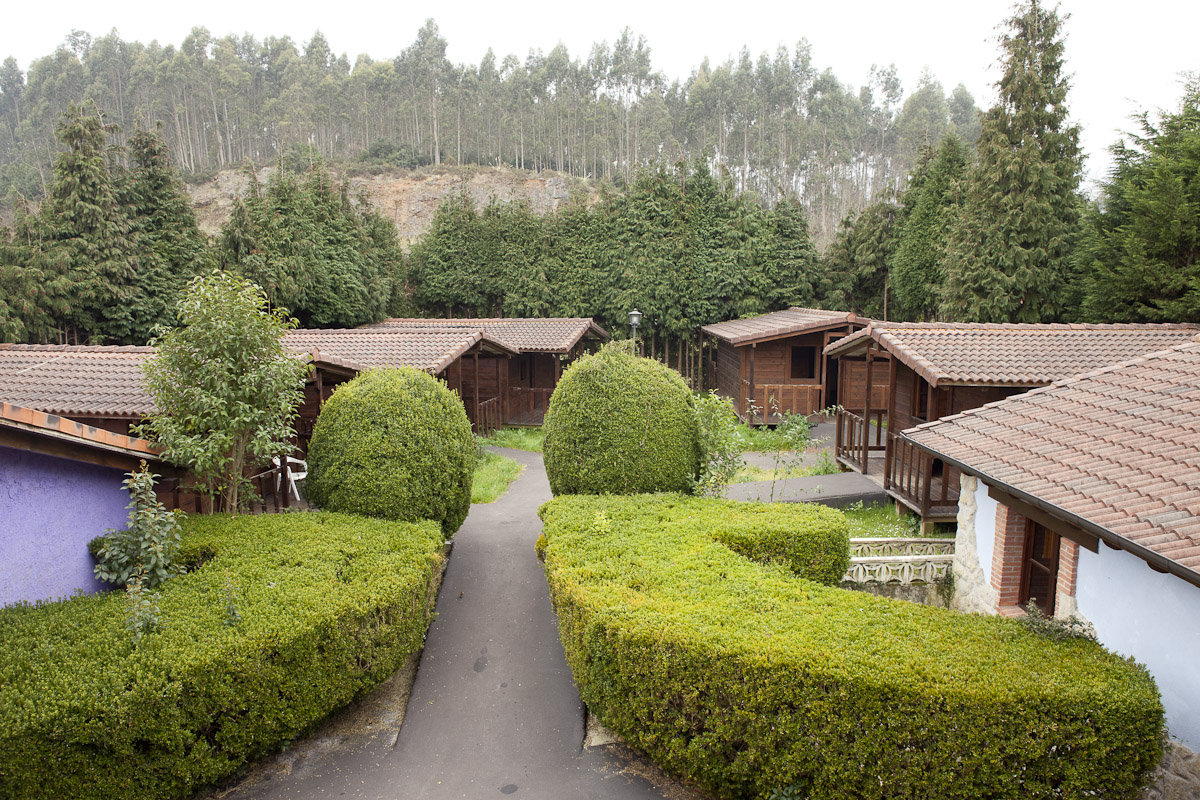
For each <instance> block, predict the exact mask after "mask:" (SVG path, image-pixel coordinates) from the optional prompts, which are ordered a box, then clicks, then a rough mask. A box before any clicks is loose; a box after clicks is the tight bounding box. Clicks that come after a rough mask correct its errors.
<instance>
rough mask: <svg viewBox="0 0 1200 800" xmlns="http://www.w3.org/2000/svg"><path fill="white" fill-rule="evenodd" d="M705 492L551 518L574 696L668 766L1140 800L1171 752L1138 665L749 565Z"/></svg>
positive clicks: (737, 788) (906, 792) (918, 791)
mask: <svg viewBox="0 0 1200 800" xmlns="http://www.w3.org/2000/svg"><path fill="white" fill-rule="evenodd" d="M709 502H712V501H703V500H684V499H682V498H674V499H672V498H664V497H651V498H636V497H635V498H596V497H588V498H583V497H563V498H558V499H555V500H553V501H551V502H550V503H548V504H546V505H545V506H543V508H542V518H543V520H544V523H545V525H544V529H545V538H546V544H545V562H546V573H547V576H548V578H549V581H550V590H551V598H552V600H553V602H554V606H555V609H556V611H557V613H558V618H559V630H560V634H561V637H562V640H563V645H564V647H565V649H566V653H567V660H568V662H569V663H570V665H571V669H572V671H573V673H574V675H575V680H576V683H577V684H578V685H579V688H580V693H581V695H582V697H583V699H584V702H586V703H587V705H588V707H589V708H590V709H591V710H592V711H593V712H594V713H595V714H596V715H597V716H598V717H599V718H600V719H601V720H602V721H603V722H604V724H605V725H607V726H609V727H610V728H612V729H613V730H614V731H616V732H617V733H619V734H620V735H622V736H623V737H625V738H626V739H627V740H628V741H629V742H630V744H632V745H633V746H635V747H638V748H640V749H642V750H644V751H646V752H647V753H649V754H650V755H651V756H652V757H653V758H654V759H655V760H656V761H657V762H658V763H660V764H661V765H662V766H663V767H665V768H666V769H667V770H668V771H670V772H672V773H674V774H676V775H682V776H685V777H687V778H689V779H691V780H694V781H695V782H697V783H698V784H699V785H701V786H703V787H705V788H707V789H710V790H712V791H714V792H715V793H717V794H718V795H720V796H722V797H730V798H733V797H768V796H769V795H770V793H771V791H772V790H773V789H776V788H784V787H792V788H793V789H794V791H795V796H798V797H806V798H809V799H810V800H822V799H823V798H830V800H832V799H833V798H838V799H839V800H840V798H847V797H854V798H864V799H871V798H914V797H938V798H979V797H989V798H1014V799H1015V798H1022V800H1023V799H1024V798H1050V797H1055V798H1060V797H1085V796H1095V797H1105V798H1134V797H1137V796H1138V794H1139V791H1140V787H1141V786H1142V785H1143V784H1144V782H1145V781H1146V779H1147V776H1148V774H1149V773H1150V771H1151V770H1152V769H1153V768H1154V766H1155V765H1156V764H1157V763H1158V759H1159V757H1160V756H1161V753H1162V749H1161V748H1162V740H1161V736H1162V726H1163V709H1162V706H1161V703H1160V701H1159V698H1158V693H1157V690H1156V688H1155V685H1154V682H1153V679H1152V678H1151V677H1150V676H1149V674H1148V673H1147V672H1146V671H1145V670H1144V669H1142V668H1141V667H1139V666H1137V665H1135V664H1133V663H1131V662H1128V661H1125V660H1123V659H1121V658H1119V657H1117V656H1114V655H1112V654H1110V653H1108V652H1106V651H1104V650H1103V649H1102V648H1101V647H1099V646H1098V645H1096V644H1094V643H1091V642H1086V641H1082V640H1071V641H1067V642H1061V643H1053V642H1048V641H1046V640H1045V639H1042V638H1040V637H1037V636H1036V635H1035V634H1032V633H1030V632H1029V631H1027V630H1026V629H1025V628H1024V627H1023V626H1022V625H1020V624H1019V623H1016V622H1014V621H1011V620H1006V619H1002V618H998V617H984V616H974V615H962V614H957V613H954V612H950V611H946V610H942V609H936V608H930V607H926V606H918V605H914V604H911V603H905V602H901V601H894V600H887V599H884V598H879V597H874V596H871V595H868V594H865V593H862V592H854V591H849V590H843V589H839V588H835V587H828V586H823V585H819V584H817V583H815V582H813V581H810V580H805V579H803V578H800V577H797V576H796V575H794V574H793V573H792V572H791V571H789V570H788V569H786V568H785V567H784V566H782V565H779V564H762V563H755V562H752V561H750V560H748V559H746V558H744V557H742V556H739V555H738V554H736V553H734V552H733V551H732V550H731V549H729V548H728V547H727V546H725V545H723V544H721V543H720V540H722V539H726V540H727V539H728V536H727V535H726V534H723V533H722V530H723V529H724V528H727V527H729V525H730V524H735V525H736V524H737V523H730V522H729V520H730V518H731V514H730V511H729V506H728V504H719V503H713V504H712V505H711V506H709V507H708V510H705V509H704V507H703V505H699V504H704V503H709ZM744 535H749V534H747V533H745V532H743V533H742V534H739V535H738V537H735V538H741V537H742V536H744Z"/></svg>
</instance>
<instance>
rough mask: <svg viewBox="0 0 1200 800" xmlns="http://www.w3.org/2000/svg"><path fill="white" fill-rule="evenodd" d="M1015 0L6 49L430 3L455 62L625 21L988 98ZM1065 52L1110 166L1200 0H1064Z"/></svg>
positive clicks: (1093, 164) (692, 62)
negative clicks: (889, 70) (203, 34)
mask: <svg viewBox="0 0 1200 800" xmlns="http://www.w3.org/2000/svg"><path fill="white" fill-rule="evenodd" d="M1011 7H1012V4H1011V3H1010V2H1008V0H966V1H965V2H964V0H916V1H913V2H907V3H902V2H896V1H895V0H891V1H890V2H882V1H880V0H869V1H868V2H842V3H835V2H828V1H827V2H823V3H812V2H803V1H802V0H792V1H791V2H770V3H755V2H747V3H729V2H723V3H719V4H711V5H710V4H707V3H703V2H701V3H686V4H685V3H672V4H670V5H667V4H661V3H655V2H647V1H646V0H641V1H640V2H631V0H602V2H599V3H583V2H562V0H556V1H555V2H548V1H547V0H537V1H536V2H530V1H529V0H525V1H524V2H522V1H521V0H518V2H498V1H497V0H492V2H487V3H481V2H476V0H459V2H455V3H437V4H434V3H429V4H421V3H413V2H403V0H391V2H384V3H380V2H362V1H361V0H340V2H329V1H328V0H324V1H323V2H311V1H310V0H299V1H298V2H289V3H286V4H283V3H278V4H276V3H256V2H246V1H245V0H241V1H240V2H233V0H205V1H204V2H199V3H186V2H180V3H164V2H162V1H161V0H157V1H156V2H153V3H150V2H144V1H143V0H125V1H124V2H122V1H120V0H119V1H118V2H113V3H105V2H98V1H97V0H86V1H83V0H59V1H58V2H54V3H51V4H50V5H47V6H43V5H41V4H40V3H37V2H32V3H29V2H27V3H22V4H20V6H18V7H17V8H15V9H13V8H10V9H9V11H7V12H6V13H5V24H4V26H3V27H2V28H0V58H2V57H5V56H9V55H12V56H15V57H16V58H17V60H18V62H19V63H20V65H21V68H22V69H25V68H27V67H28V66H29V63H30V62H31V61H32V60H33V59H35V58H38V57H40V56H43V55H48V54H49V53H51V52H52V51H53V50H54V49H55V48H56V47H57V46H58V45H59V44H61V43H62V42H63V40H64V39H65V38H66V36H67V34H68V33H69V32H70V31H71V30H72V29H79V30H84V31H87V32H88V33H91V34H92V35H93V36H99V35H102V34H105V33H107V32H108V31H110V30H112V29H113V28H115V29H116V30H117V31H118V32H119V33H120V34H121V36H122V38H124V39H128V40H138V41H142V42H149V41H151V40H154V39H157V40H158V41H159V42H160V43H162V44H168V43H169V44H175V45H178V44H179V42H180V41H181V40H182V39H183V37H184V36H186V35H187V33H188V31H190V30H191V29H192V28H193V27H195V26H204V27H206V28H208V29H209V30H210V31H211V32H212V33H213V34H214V35H216V36H223V35H225V34H227V33H234V34H239V35H240V34H243V33H251V34H253V35H254V36H256V37H258V38H262V37H264V36H268V35H270V36H284V35H287V36H291V37H292V38H293V39H295V40H296V41H297V43H299V44H303V43H304V42H305V41H307V40H308V38H309V37H310V36H311V35H312V33H313V31H315V30H320V31H321V32H323V33H324V34H325V36H326V38H327V39H328V40H329V43H330V45H331V47H332V48H333V49H334V51H335V52H337V53H346V54H347V55H349V56H350V60H351V63H353V61H354V58H355V57H356V56H357V55H358V54H359V53H367V54H369V55H370V56H371V57H373V58H376V59H382V58H390V57H392V56H394V55H396V54H397V53H399V52H400V50H401V49H402V48H404V47H405V46H406V45H408V44H409V43H410V42H412V41H413V39H414V38H415V36H416V32H417V29H418V28H419V27H420V26H421V25H422V23H423V22H424V21H425V20H426V19H427V18H430V17H432V18H433V19H435V20H436V21H437V24H438V27H439V29H440V30H441V33H442V36H443V37H444V38H445V39H446V40H447V42H448V43H449V52H448V56H449V58H450V60H451V61H453V62H455V63H478V61H479V59H480V57H481V56H482V55H483V54H484V53H485V52H486V50H487V49H488V47H491V48H492V49H493V50H495V52H496V54H497V56H500V57H503V56H504V55H506V54H509V53H515V54H517V55H518V56H521V57H524V56H525V55H526V54H527V53H528V52H529V51H530V50H542V51H547V52H548V51H549V50H550V49H551V48H553V47H554V46H555V45H556V44H558V43H559V42H562V43H563V44H565V45H566V46H567V48H568V50H569V51H570V52H571V55H572V57H578V56H586V55H587V52H588V50H590V48H591V45H592V44H593V43H594V42H598V41H602V40H605V41H608V42H610V43H611V42H612V41H614V40H615V39H616V38H617V37H618V36H619V35H620V33H621V30H622V29H623V28H625V27H626V26H628V27H629V28H631V29H632V30H633V31H634V32H635V33H637V34H640V35H643V36H645V37H646V40H647V43H648V45H649V46H650V50H651V54H652V56H653V61H654V67H655V69H657V70H659V71H661V72H663V73H665V74H666V75H667V76H668V77H669V78H684V77H686V76H687V74H688V73H689V72H690V71H691V70H692V69H693V68H694V67H695V66H696V65H697V64H699V63H700V61H701V59H703V58H704V57H705V56H707V57H708V58H709V59H710V60H711V61H712V62H714V63H716V62H721V61H724V60H726V59H727V58H730V57H736V55H737V53H738V52H739V51H740V50H741V48H742V47H743V46H746V47H748V48H749V49H750V51H751V52H752V53H753V54H754V55H756V56H757V54H758V53H760V52H762V51H770V52H774V50H775V49H776V48H777V47H778V46H779V45H784V46H786V47H788V48H789V49H791V48H792V47H793V46H794V45H795V43H796V42H797V41H798V40H799V39H801V38H804V39H807V40H808V41H809V42H810V43H811V45H812V53H813V61H814V65H815V66H816V67H818V68H824V67H826V66H828V67H832V68H833V71H834V73H835V74H836V75H837V76H838V78H840V79H841V80H842V81H844V82H849V83H852V84H854V85H855V86H858V85H861V84H862V83H863V82H865V80H866V77H867V72H868V70H869V69H870V68H871V65H872V64H880V65H884V66H886V65H888V64H893V63H894V64H895V65H896V66H897V68H898V69H899V72H900V77H901V78H902V80H903V81H904V85H905V90H906V91H908V90H911V88H912V87H913V86H914V84H915V83H916V81H917V78H918V77H919V76H920V74H921V71H922V70H923V69H925V68H928V69H929V70H930V71H931V72H932V73H933V74H934V75H935V76H936V77H937V78H938V80H940V81H941V82H942V84H943V86H944V87H945V89H946V91H947V93H949V91H950V90H951V89H953V87H954V86H955V85H957V84H958V83H963V84H965V85H966V86H967V88H968V89H969V90H970V91H971V93H972V94H973V95H974V96H975V102H976V103H977V104H978V105H979V106H980V107H981V108H987V107H988V106H989V105H991V104H992V102H993V101H994V99H995V90H994V88H993V84H994V82H995V81H996V79H997V78H998V77H999V68H998V66H997V55H998V49H997V44H996V35H997V30H998V26H999V25H1000V23H1001V22H1002V21H1003V20H1004V18H1005V17H1007V16H1008V14H1009V12H1010V10H1011ZM1061 8H1062V10H1063V11H1066V12H1067V13H1069V14H1070V15H1071V16H1070V20H1069V21H1068V23H1067V62H1068V73H1069V75H1070V76H1071V82H1072V87H1073V88H1072V91H1071V94H1070V96H1069V99H1068V102H1069V105H1070V108H1071V111H1072V116H1073V117H1074V119H1075V121H1076V122H1078V123H1079V124H1080V125H1081V126H1082V127H1083V147H1084V151H1085V153H1086V154H1087V155H1088V161H1087V163H1086V165H1085V169H1086V171H1087V176H1088V178H1089V179H1090V180H1094V179H1098V178H1102V177H1103V176H1104V175H1105V173H1106V172H1107V169H1108V166H1109V158H1108V155H1107V152H1106V149H1107V147H1108V146H1109V145H1110V144H1112V143H1113V142H1114V141H1115V140H1116V138H1117V136H1118V132H1119V131H1121V130H1128V129H1129V128H1130V122H1129V117H1130V115H1132V114H1134V113H1136V112H1138V111H1141V110H1145V109H1149V110H1155V109H1159V108H1168V109H1169V108H1175V107H1177V106H1178V101H1179V98H1180V96H1181V94H1182V84H1181V79H1180V75H1181V73H1183V72H1185V71H1197V70H1200V48H1197V46H1196V44H1195V37H1196V33H1197V31H1200V2H1196V1H1195V0H1141V2H1137V3H1128V2H1125V3H1117V2H1115V1H1114V0H1091V1H1087V0H1067V1H1066V2H1064V3H1062V6H1061Z"/></svg>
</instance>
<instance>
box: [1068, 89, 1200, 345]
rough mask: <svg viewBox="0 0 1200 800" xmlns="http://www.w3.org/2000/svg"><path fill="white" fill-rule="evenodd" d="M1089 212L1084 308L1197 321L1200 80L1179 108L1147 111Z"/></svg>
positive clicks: (1119, 316)
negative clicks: (1154, 115)
mask: <svg viewBox="0 0 1200 800" xmlns="http://www.w3.org/2000/svg"><path fill="white" fill-rule="evenodd" d="M1112 151H1113V155H1114V156H1115V157H1116V167H1115V168H1114V170H1113V173H1112V176H1111V177H1110V179H1109V180H1108V182H1107V183H1106V184H1105V186H1104V202H1103V206H1102V209H1101V208H1096V207H1093V209H1092V211H1091V213H1089V214H1088V215H1087V221H1088V225H1087V228H1088V230H1087V234H1086V235H1085V237H1084V239H1085V241H1086V245H1085V246H1083V247H1081V248H1080V250H1081V257H1080V261H1081V271H1082V272H1083V274H1084V275H1085V276H1086V277H1085V281H1084V284H1085V286H1086V290H1085V295H1086V299H1085V302H1084V308H1085V310H1086V312H1087V315H1088V316H1089V317H1090V318H1092V319H1096V320H1099V321H1115V322H1141V321H1146V322H1180V321H1187V322H1200V78H1193V79H1192V80H1191V81H1190V82H1189V83H1188V85H1187V88H1186V91H1185V94H1184V98H1183V103H1182V106H1181V108H1180V110H1179V111H1178V112H1171V113H1167V114H1164V115H1163V116H1162V118H1161V119H1160V120H1159V121H1158V123H1152V122H1151V121H1150V119H1149V117H1147V116H1143V117H1142V119H1141V131H1140V133H1138V134H1136V135H1134V136H1133V143H1132V145H1131V146H1127V145H1125V144H1124V142H1120V143H1118V144H1117V145H1116V146H1115V147H1113V148H1112Z"/></svg>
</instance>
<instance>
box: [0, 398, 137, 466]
mask: <svg viewBox="0 0 1200 800" xmlns="http://www.w3.org/2000/svg"><path fill="white" fill-rule="evenodd" d="M0 427H4V428H12V429H17V430H25V431H29V432H32V433H36V434H40V435H42V436H48V437H52V438H55V439H60V440H65V441H68V442H72V443H74V444H78V445H82V446H85V447H92V448H96V449H100V450H108V451H110V452H119V453H122V454H124V455H129V456H133V457H135V458H146V459H150V460H152V461H156V460H158V457H159V453H158V450H157V449H156V448H155V447H154V445H152V444H151V443H150V442H148V441H146V440H145V439H139V438H137V437H135V436H126V435H124V434H120V433H113V432H112V431H106V430H104V429H103V428H93V427H92V426H91V425H84V424H83V423H82V422H76V421H75V420H73V419H67V418H66V417H60V416H58V415H56V414H47V413H46V412H44V411H37V410H35V409H32V408H22V407H21V406H15V405H12V404H11V403H4V402H0Z"/></svg>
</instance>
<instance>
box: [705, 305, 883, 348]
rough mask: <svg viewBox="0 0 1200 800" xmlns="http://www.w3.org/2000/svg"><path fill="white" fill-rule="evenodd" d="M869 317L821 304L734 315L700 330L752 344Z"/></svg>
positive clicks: (851, 322)
mask: <svg viewBox="0 0 1200 800" xmlns="http://www.w3.org/2000/svg"><path fill="white" fill-rule="evenodd" d="M870 321H871V320H869V319H868V318H866V317H859V316H856V315H854V314H851V313H849V312H846V311H825V310H824V309H820V308H798V307H793V308H789V309H788V310H787V311H772V312H771V313H769V314H762V315H761V316H757V317H745V318H743V319H731V320H729V321H727V322H717V323H714V324H712V325H705V326H704V327H703V328H701V329H700V330H702V331H704V332H705V333H707V334H708V335H709V336H714V337H716V338H718V339H721V340H723V341H726V342H729V343H730V344H732V345H735V346H736V345H743V344H750V343H751V342H761V341H764V340H767V339H778V338H780V337H783V336H794V335H796V334H798V333H805V332H807V331H817V330H821V329H822V328H832V327H836V326H838V325H847V324H855V323H857V324H860V325H862V324H866V323H868V322H870Z"/></svg>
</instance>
